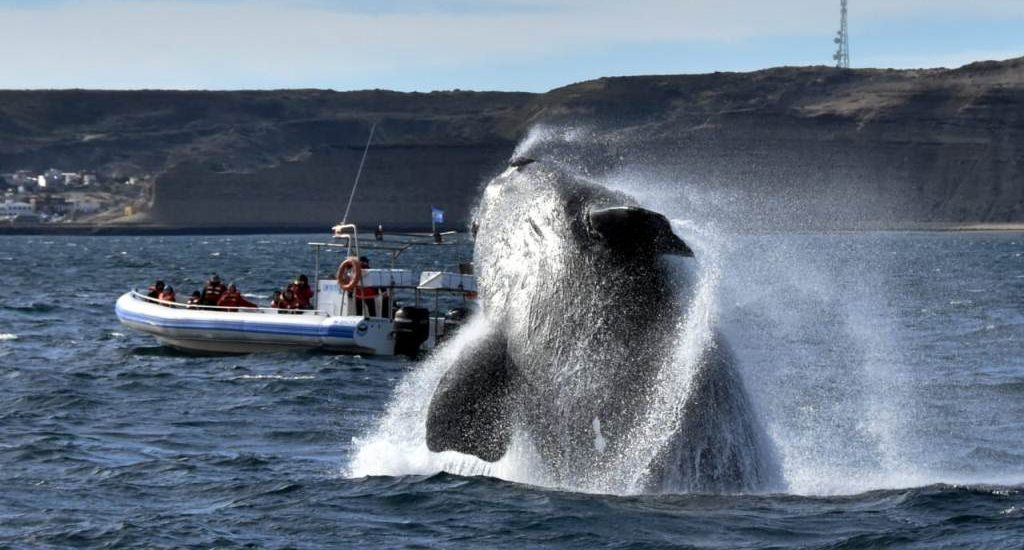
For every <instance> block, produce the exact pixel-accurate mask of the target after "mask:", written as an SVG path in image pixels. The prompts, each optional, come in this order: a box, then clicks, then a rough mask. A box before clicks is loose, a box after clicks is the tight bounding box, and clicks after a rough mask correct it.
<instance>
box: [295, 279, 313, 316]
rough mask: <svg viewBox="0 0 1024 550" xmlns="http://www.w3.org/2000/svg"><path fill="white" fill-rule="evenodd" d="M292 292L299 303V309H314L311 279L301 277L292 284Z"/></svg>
mask: <svg viewBox="0 0 1024 550" xmlns="http://www.w3.org/2000/svg"><path fill="white" fill-rule="evenodd" d="M292 292H294V293H295V299H296V300H298V302H299V309H313V289H312V288H310V287H309V278H308V277H306V276H305V275H299V276H298V277H296V278H295V282H293V283H292Z"/></svg>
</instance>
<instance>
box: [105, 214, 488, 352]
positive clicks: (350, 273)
mask: <svg viewBox="0 0 1024 550" xmlns="http://www.w3.org/2000/svg"><path fill="white" fill-rule="evenodd" d="M350 235H352V237H351V241H350V242H349V243H347V244H344V245H338V244H332V243H309V244H310V245H312V246H313V247H314V248H315V249H316V251H317V256H316V257H317V268H316V269H317V271H319V263H320V262H319V258H320V254H319V253H320V250H321V249H322V248H324V247H339V246H341V247H345V248H346V249H347V252H348V253H349V255H348V257H347V258H346V260H345V261H344V262H342V266H339V268H338V272H337V274H336V277H334V278H331V279H327V280H319V277H318V278H317V281H316V294H315V296H314V304H315V305H314V308H313V309H311V310H294V309H289V310H283V309H274V308H269V307H254V308H247V307H217V306H198V305H187V304H182V303H179V302H168V301H162V300H157V299H154V298H150V297H149V296H147V295H146V294H143V293H141V292H138V291H136V290H132V291H129V292H126V293H124V294H123V295H122V296H121V297H120V298H118V300H117V303H116V304H115V306H114V311H115V313H116V314H117V317H118V319H119V320H120V321H121V323H122V324H124V325H125V326H127V327H129V328H132V329H134V330H137V331H140V332H143V333H146V334H150V335H152V336H153V337H155V338H156V339H157V341H158V342H160V343H162V344H164V345H167V346H171V347H173V348H177V349H180V350H185V351H190V352H198V353H252V352H267V351H281V350H293V349H311V350H312V349H323V350H327V351H332V352H340V353H351V354H361V355H406V356H415V355H417V354H418V353H420V352H421V351H424V350H428V349H431V348H433V347H434V346H436V345H437V344H438V343H439V342H440V341H442V340H443V339H444V338H445V337H446V336H448V335H450V334H451V332H452V331H454V330H456V329H457V328H458V326H459V325H460V324H461V323H462V321H463V320H464V319H465V317H466V315H467V314H468V311H469V310H470V307H467V306H469V305H470V303H471V302H470V300H471V299H472V297H473V296H475V293H476V280H475V278H474V277H473V275H472V274H469V273H456V272H438V271H427V272H423V273H421V274H420V276H419V277H418V278H416V277H415V276H414V274H413V272H412V271H410V270H407V269H360V268H359V267H358V264H357V263H355V262H353V258H355V257H356V256H352V255H351V254H352V253H353V252H354V253H355V254H357V255H358V254H359V253H360V249H359V247H358V242H357V240H356V239H357V238H358V237H357V236H355V227H354V226H351V233H350ZM412 244H427V243H419V242H413V243H409V242H403V243H399V244H395V243H384V244H380V245H377V246H368V247H363V248H384V249H386V250H391V251H392V259H393V260H394V259H396V258H397V256H398V254H400V253H401V251H403V250H405V249H407V248H409V246H411V245H412ZM430 244H434V243H433V242H431V243H430ZM353 267H354V269H353ZM360 288H373V289H375V290H377V294H376V296H374V297H372V298H363V299H356V298H355V296H358V295H359V292H358V289H360ZM443 294H448V295H451V296H454V297H455V300H452V299H448V300H445V301H446V302H447V303H449V304H451V303H452V302H453V301H454V302H455V303H457V304H461V306H456V307H451V308H449V309H448V311H447V312H446V313H444V314H441V313H439V312H438V307H437V306H438V304H439V303H440V302H441V301H440V300H439V297H440V295H443ZM399 296H404V297H406V298H408V299H409V300H408V301H410V302H411V304H410V305H405V306H402V307H397V304H396V302H397V300H396V298H397V297H399ZM360 302H361V303H360ZM431 303H433V304H434V306H435V307H434V311H433V312H432V311H431V310H430V309H428V308H426V307H423V306H424V305H426V304H431ZM377 312H379V314H378V313H377Z"/></svg>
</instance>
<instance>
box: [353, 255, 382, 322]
mask: <svg viewBox="0 0 1024 550" xmlns="http://www.w3.org/2000/svg"><path fill="white" fill-rule="evenodd" d="M359 263H360V264H361V265H360V268H361V269H370V259H369V258H367V257H366V256H360V257H359ZM376 297H377V289H376V288H373V287H367V286H362V285H360V286H357V287H356V315H362V314H363V307H364V305H365V307H366V312H367V315H369V316H370V317H376V316H377V301H376V300H375V299H374V298H376Z"/></svg>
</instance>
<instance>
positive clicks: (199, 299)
mask: <svg viewBox="0 0 1024 550" xmlns="http://www.w3.org/2000/svg"><path fill="white" fill-rule="evenodd" d="M185 304H186V305H188V306H189V309H197V308H198V307H199V306H201V305H203V295H202V294H201V293H200V292H199V291H198V290H193V291H192V296H191V297H189V299H188V301H187V302H185Z"/></svg>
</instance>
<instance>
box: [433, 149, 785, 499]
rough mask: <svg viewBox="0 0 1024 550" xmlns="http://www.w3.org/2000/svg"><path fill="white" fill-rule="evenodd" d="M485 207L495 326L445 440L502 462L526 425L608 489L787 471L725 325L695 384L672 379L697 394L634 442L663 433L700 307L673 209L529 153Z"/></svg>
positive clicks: (712, 488)
mask: <svg viewBox="0 0 1024 550" xmlns="http://www.w3.org/2000/svg"><path fill="white" fill-rule="evenodd" d="M476 221H477V223H478V224H479V230H478V235H477V240H476V248H475V258H474V260H475V263H476V266H477V270H478V286H479V289H480V300H481V305H482V308H483V311H484V314H485V315H486V316H487V318H488V320H489V323H490V330H489V332H488V334H487V335H486V337H484V338H483V339H482V340H481V341H478V342H476V343H475V345H473V346H470V347H468V348H467V349H466V350H464V353H463V354H462V355H461V356H459V357H458V359H457V360H456V361H455V362H454V364H452V365H451V366H450V367H449V369H448V370H447V372H446V373H445V375H444V377H443V378H442V379H441V381H440V383H439V385H438V387H437V389H436V390H435V392H434V395H433V397H432V399H431V402H430V405H429V409H428V411H427V418H426V424H427V425H426V437H427V446H428V448H429V449H430V450H431V451H434V452H441V451H458V452H461V453H465V454H469V455H474V456H476V457H478V458H480V459H482V460H485V461H488V462H494V461H496V460H499V459H501V458H502V457H503V456H504V455H505V454H506V452H508V450H509V447H510V444H511V443H512V442H513V440H514V439H515V438H517V437H520V438H522V439H523V440H525V441H526V442H527V443H528V444H529V446H530V447H531V448H532V449H533V450H534V452H535V453H536V455H537V456H539V458H540V460H539V462H540V463H541V467H542V468H543V469H544V471H543V472H542V476H543V477H544V478H545V479H547V480H549V481H550V482H551V483H553V484H555V485H556V486H562V487H569V488H583V489H593V490H602V489H603V488H607V487H610V486H617V485H616V483H617V480H616V479H615V478H623V477H625V478H630V479H639V480H641V483H642V484H643V486H642V490H645V491H652V492H680V491H701V492H736V491H756V490H761V489H764V488H766V487H767V486H768V485H769V484H770V483H771V482H772V480H773V477H774V475H775V474H774V465H773V463H774V461H773V459H772V453H771V449H770V448H769V445H768V444H767V443H766V438H765V437H764V435H763V431H762V430H761V428H760V426H759V423H758V422H757V421H756V418H755V417H754V415H753V414H752V412H751V407H750V405H749V403H748V399H747V396H746V393H745V390H744V388H743V384H742V382H741V380H740V378H739V376H738V375H737V373H736V372H735V370H734V368H733V364H732V359H731V356H730V354H729V352H728V349H727V348H726V346H725V344H724V342H723V341H722V340H721V338H720V336H718V335H717V334H714V335H712V336H711V337H710V338H709V343H708V344H707V345H706V346H704V347H703V348H702V350H701V352H700V358H699V361H698V369H697V370H696V372H694V374H693V376H692V378H691V381H690V384H689V387H688V388H667V389H668V390H669V391H679V392H683V391H688V394H687V396H686V400H685V405H684V406H682V407H681V408H679V409H678V410H675V411H674V412H673V414H676V415H678V416H677V417H675V418H670V419H667V420H668V422H667V423H666V424H665V425H667V426H670V430H671V433H669V434H663V435H664V443H663V444H660V445H659V446H658V447H657V448H656V449H655V450H654V452H653V453H652V452H649V451H648V452H647V455H646V456H640V457H639V460H637V459H636V458H637V457H635V456H632V455H631V453H637V452H640V451H638V448H639V447H645V444H646V443H647V442H645V441H641V439H643V438H644V437H645V433H644V432H643V429H642V425H643V424H644V422H645V419H649V414H650V411H651V407H652V402H653V400H654V395H655V393H656V391H657V390H658V389H659V385H662V384H664V383H665V380H664V377H663V376H661V373H662V372H663V369H664V367H665V364H666V362H667V361H669V360H670V357H671V356H672V351H673V346H675V345H677V342H678V339H679V327H680V322H681V318H682V317H683V316H684V315H685V304H683V303H681V302H682V300H680V298H679V297H680V296H681V295H685V289H680V283H679V282H678V281H677V279H678V278H679V277H678V273H679V270H678V269H673V268H672V266H671V265H670V264H669V262H671V261H673V260H671V259H670V258H672V257H683V258H687V257H692V256H693V251H692V250H691V249H690V247H689V246H688V245H687V244H686V243H685V242H683V240H682V239H680V238H679V237H678V236H676V235H675V234H674V233H673V231H672V228H671V225H670V223H669V222H668V220H667V219H666V218H665V217H664V216H663V215H662V214H659V213H657V212H653V211H651V210H648V209H645V208H641V207H640V206H638V205H637V204H636V201H635V200H633V199H632V198H631V197H629V196H627V195H625V194H622V193H617V192H613V191H610V190H608V189H606V188H604V187H600V186H598V185H594V184H591V183H588V182H585V181H582V180H581V179H579V178H577V177H574V176H572V175H570V174H568V173H566V172H565V171H562V170H559V169H557V168H555V167H552V166H549V165H547V164H546V163H544V162H533V161H532V160H530V159H517V160H515V161H513V162H512V163H511V167H510V168H509V169H508V170H506V171H505V172H504V173H503V174H501V175H500V176H498V177H497V178H495V179H494V180H492V181H491V182H490V183H489V184H488V185H487V187H486V188H485V190H484V193H483V196H482V199H481V202H480V205H479V206H478V208H477V212H476ZM675 261H679V260H675ZM686 261H693V260H686ZM673 274H675V275H673ZM660 389H662V390H664V389H666V388H660ZM623 468H626V469H629V468H639V469H641V470H643V471H625V472H624V471H622V470H623ZM619 485H621V484H619Z"/></svg>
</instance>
